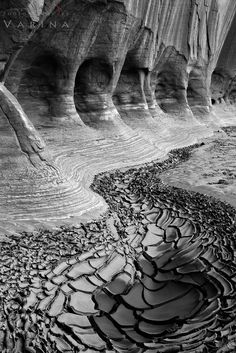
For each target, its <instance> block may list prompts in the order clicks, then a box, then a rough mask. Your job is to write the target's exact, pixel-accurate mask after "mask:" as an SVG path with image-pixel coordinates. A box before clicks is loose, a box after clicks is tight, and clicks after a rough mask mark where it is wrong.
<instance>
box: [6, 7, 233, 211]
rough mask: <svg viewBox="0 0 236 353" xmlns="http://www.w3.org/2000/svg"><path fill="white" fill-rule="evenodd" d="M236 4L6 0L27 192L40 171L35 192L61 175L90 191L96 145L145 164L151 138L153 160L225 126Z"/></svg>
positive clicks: (60, 181)
mask: <svg viewBox="0 0 236 353" xmlns="http://www.w3.org/2000/svg"><path fill="white" fill-rule="evenodd" d="M235 12H236V2H235V1H234V0H195V1H194V0H184V1H183V0H165V1H161V0H124V1H123V0H117V1H115V0H61V1H60V0H55V1H49V0H45V1H43V0H40V1H38V0H37V1H34V0H31V1H30V0H21V1H18V2H17V4H16V3H15V2H13V1H1V4H0V14H1V18H0V32H1V37H0V70H1V72H2V74H1V76H2V84H1V89H0V105H1V123H0V124H1V139H2V146H3V147H2V150H1V152H0V153H1V155H0V161H1V164H2V166H3V168H2V175H3V179H4V180H6V179H8V178H9V177H10V179H11V180H12V182H11V183H12V185H15V184H14V183H15V181H14V180H17V182H16V185H17V186H16V188H15V189H14V186H12V187H13V189H14V192H16V193H17V190H20V188H21V187H22V188H23V190H24V192H23V191H22V193H21V195H22V194H27V193H28V189H27V180H31V181H32V177H33V179H34V186H33V191H32V192H33V194H37V195H38V198H37V202H39V201H40V197H41V196H40V193H39V194H38V192H37V187H38V186H37V185H42V178H45V177H46V179H47V182H46V184H47V185H51V183H52V182H53V183H54V181H55V180H57V182H56V184H57V187H58V188H59V189H57V190H56V191H55V193H56V194H58V193H59V194H60V197H61V200H62V199H63V197H65V199H66V198H67V197H69V198H70V197H71V195H70V192H69V190H70V188H71V187H72V184H73V185H76V187H75V188H76V190H77V191H76V192H78V193H80V192H81V188H82V186H81V184H80V181H81V178H82V179H83V178H84V176H83V172H84V173H85V169H83V167H82V166H83V165H84V163H85V164H86V163H88V162H83V161H84V159H83V153H84V151H86V148H87V147H88V150H87V151H90V153H94V152H92V151H94V149H95V151H96V152H95V154H96V153H98V150H99V153H98V155H100V156H104V153H105V154H107V160H106V163H107V164H106V163H105V162H104V163H105V164H104V165H103V168H109V166H113V162H114V154H115V155H117V160H116V162H117V166H119V165H120V163H121V162H122V163H126V164H130V163H131V164H132V163H136V162H137V155H138V154H139V156H141V155H140V151H139V148H141V146H142V150H143V151H144V152H143V154H142V157H143V160H145V156H146V157H147V160H150V159H152V158H154V156H155V157H160V156H163V155H164V154H165V153H166V152H167V151H168V150H169V149H171V148H173V147H174V146H183V145H186V144H190V143H193V142H196V141H197V139H199V138H201V137H206V136H209V135H211V134H212V133H213V131H214V130H218V129H219V126H220V124H221V123H220V119H219V117H217V115H216V114H215V112H214V109H213V107H212V102H213V103H215V101H218V100H219V98H224V99H226V98H225V97H226V96H227V97H229V98H230V99H231V101H233V100H234V72H235V64H234V47H235V45H234V35H233V34H234V30H235V25H236V20H235V18H236V17H235ZM229 48H230V49H229ZM226 56H227V61H225V59H224V58H225V57H226ZM212 77H213V79H212ZM219 91H220V92H219ZM98 145H99V147H98ZM108 145H109V148H110V152H109V153H110V155H109V153H108V151H107V150H106V149H107V146H108ZM84 146H87V147H84ZM137 146H139V148H138V147H137ZM124 148H127V151H129V152H127V154H129V157H127V156H126V157H125V158H124V156H122V153H123V149H124ZM68 151H74V152H73V153H74V154H76V153H77V154H78V155H77V158H76V159H75V161H74V162H73V163H72V164H73V165H74V167H73V171H72V169H71V166H70V162H69V160H67V158H68V155H69V154H68V153H69V152H68ZM138 151H139V152H138ZM86 153H88V152H86ZM86 153H85V154H86ZM59 156H60V157H59ZM90 156H91V155H90ZM86 158H87V157H86ZM86 158H85V160H86V161H88V160H89V162H91V170H94V172H95V170H96V168H95V167H94V164H93V163H95V162H92V159H91V158H90V157H89V158H88V159H86ZM99 158H100V157H99ZM110 158H111V159H110ZM119 158H120V159H119ZM95 159H96V158H95ZM59 160H60V162H58V161H59ZM124 161H126V162H124ZM96 163H97V162H96ZM98 164H99V166H100V167H101V165H100V163H98ZM32 165H34V166H35V167H36V168H35V167H32ZM66 165H67V167H66V169H65V166H66ZM105 165H106V166H105ZM100 167H99V168H100ZM13 170H14V171H13ZM82 170H83V172H82V174H81V171H82ZM99 170H100V169H99ZM29 171H30V172H29ZM19 175H20V177H19ZM46 179H45V180H46ZM21 180H22V182H21ZM23 180H24V182H23ZM36 181H37V182H36ZM37 183H38V184H37ZM64 183H65V184H64ZM71 183H72V184H71ZM46 184H45V185H46ZM5 185H6V184H5V182H4V183H3V186H2V188H3V190H5V189H4V188H5V187H6V186H5ZM54 185H55V184H54ZM62 185H64V186H65V189H66V190H67V191H66V193H67V192H68V194H66V195H67V196H65V195H64V196H62V195H63V192H60V191H59V190H60V187H61V186H62ZM64 186H63V187H64ZM14 192H13V196H12V197H13V198H14ZM83 192H84V195H87V196H88V194H87V193H88V190H86V192H85V191H84V189H83ZM45 193H46V194H47V191H46V190H45ZM87 196H86V197H85V198H87ZM90 197H91V195H90ZM6 200H8V201H6ZM9 200H11V197H9V198H7V199H5V201H4V202H7V203H4V206H2V207H6V206H7V205H8V204H9V202H10V203H11V201H9ZM18 200H21V201H22V198H21V196H20V197H19V199H18ZM21 201H20V202H19V204H18V205H17V206H16V209H17V207H18V206H19V207H20V210H21V211H20V212H23V211H22V207H21V206H20V203H21ZM12 202H13V203H14V204H15V202H16V199H15V198H14V200H13V201H12ZM60 202H61V201H60ZM86 202H87V201H86ZM86 202H85V203H86ZM99 202H101V200H100V201H99ZM75 203H76V201H75V200H74V201H73V205H75ZM35 204H36V201H35ZM82 204H83V202H82ZM53 207H54V206H53ZM89 207H90V206H89ZM81 208H82V209H83V207H82V206H81ZM36 209H37V207H36ZM69 209H70V210H71V207H69ZM66 212H67V211H65V213H66ZM81 212H83V211H82V210H81ZM36 213H37V212H36V211H35V213H34V214H36ZM62 213H63V212H62Z"/></svg>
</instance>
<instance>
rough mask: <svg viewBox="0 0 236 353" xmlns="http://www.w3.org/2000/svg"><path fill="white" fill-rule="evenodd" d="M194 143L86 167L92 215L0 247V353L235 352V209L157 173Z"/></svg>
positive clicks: (174, 164) (185, 155)
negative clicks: (140, 159) (99, 207)
mask: <svg viewBox="0 0 236 353" xmlns="http://www.w3.org/2000/svg"><path fill="white" fill-rule="evenodd" d="M209 146H210V145H209ZM196 147H199V149H197V150H196V152H197V151H200V150H201V149H202V148H205V145H202V146H192V147H188V148H183V149H181V150H176V151H172V152H171V153H170V155H169V158H168V159H167V160H166V161H164V162H163V163H158V162H153V163H149V164H147V165H143V166H142V167H139V168H132V169H127V170H124V171H122V170H115V171H112V172H109V173H102V174H99V175H97V176H96V178H95V180H94V182H93V184H92V189H93V190H94V191H95V192H98V193H99V194H100V195H101V196H103V197H104V199H105V200H106V202H107V203H108V205H109V211H108V212H107V213H106V214H105V215H104V216H103V217H102V218H101V219H100V220H98V221H96V222H95V221H94V222H90V223H87V224H81V225H80V226H78V227H76V228H75V227H70V228H66V227H64V228H63V227H62V228H61V230H58V231H55V232H51V231H44V230H42V231H41V232H38V233H34V234H27V233H24V234H22V235H21V236H20V237H16V236H14V237H12V238H11V239H9V240H8V241H7V242H2V243H1V258H0V274H1V277H0V279H1V284H0V294H1V295H0V298H1V311H0V318H1V320H0V351H1V352H3V353H8V352H10V351H13V352H16V353H23V352H29V353H48V352H49V353H51V352H67V353H69V352H70V353H72V352H73V353H75V352H80V351H86V352H95V351H101V352H105V351H111V350H112V351H118V352H144V351H148V352H156V353H158V352H188V353H189V352H192V353H193V352H194V353H200V352H201V353H206V352H212V353H213V352H214V353H215V352H218V353H223V352H235V349H236V334H235V332H236V298H235V289H236V277H235V273H236V260H235V252H236V241H235V235H236V226H235V217H236V211H235V209H234V208H233V207H232V206H230V205H229V204H226V203H223V202H221V201H219V200H216V199H214V198H213V197H208V196H205V195H203V194H201V193H194V192H190V191H187V190H183V189H179V188H176V187H172V186H169V185H167V184H165V183H163V181H162V180H161V179H160V177H161V178H162V176H163V175H164V173H166V172H167V171H168V170H170V169H171V172H175V171H176V170H177V168H180V166H182V165H184V164H185V163H189V162H190V161H191V160H192V158H193V156H194V154H195V153H196V152H194V149H195V148H196ZM192 154H193V156H191V155H192ZM180 163H181V164H180Z"/></svg>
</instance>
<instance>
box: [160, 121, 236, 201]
mask: <svg viewBox="0 0 236 353" xmlns="http://www.w3.org/2000/svg"><path fill="white" fill-rule="evenodd" d="M224 131H225V133H226V136H225V137H222V138H218V139H217V140H216V139H212V141H210V142H206V144H205V145H204V146H201V147H200V148H198V149H196V150H195V151H194V152H193V153H192V155H191V158H190V159H189V160H188V161H186V162H184V163H181V164H179V165H178V166H177V167H176V168H175V169H174V170H173V169H171V170H168V171H166V172H164V173H163V174H162V176H161V179H162V180H163V181H164V182H166V183H167V184H169V185H173V186H177V187H180V188H184V189H188V190H193V191H199V192H201V193H205V194H208V195H211V196H215V197H217V198H219V199H221V200H223V201H226V202H228V203H230V204H231V205H232V206H234V207H235V208H236V127H226V128H224Z"/></svg>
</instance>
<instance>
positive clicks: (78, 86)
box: [74, 58, 112, 113]
mask: <svg viewBox="0 0 236 353" xmlns="http://www.w3.org/2000/svg"><path fill="white" fill-rule="evenodd" d="M111 80H112V67H111V65H110V64H108V63H107V62H106V61H105V60H104V59H102V58H93V59H89V60H86V61H85V62H84V63H83V64H82V65H81V66H80V68H79V70H78V72H77V75H76V79H75V90H74V96H75V105H76V109H77V111H78V112H79V113H86V112H91V111H96V110H99V109H102V108H104V106H103V105H104V100H105V96H106V95H107V94H108V93H109V91H110V84H111Z"/></svg>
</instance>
